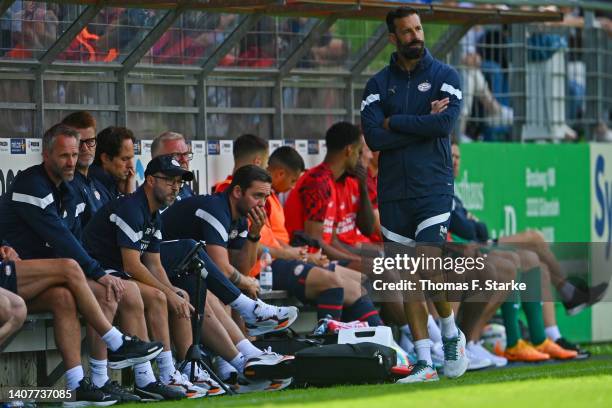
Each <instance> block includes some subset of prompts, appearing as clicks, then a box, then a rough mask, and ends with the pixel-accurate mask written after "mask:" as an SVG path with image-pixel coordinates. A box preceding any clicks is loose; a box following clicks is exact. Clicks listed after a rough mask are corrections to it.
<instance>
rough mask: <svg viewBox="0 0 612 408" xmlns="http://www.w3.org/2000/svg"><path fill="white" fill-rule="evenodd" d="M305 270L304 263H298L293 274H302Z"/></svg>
mask: <svg viewBox="0 0 612 408" xmlns="http://www.w3.org/2000/svg"><path fill="white" fill-rule="evenodd" d="M303 271H304V265H298V266H296V267H295V268H294V269H293V274H294V275H295V276H300V274H301V273H302V272H303Z"/></svg>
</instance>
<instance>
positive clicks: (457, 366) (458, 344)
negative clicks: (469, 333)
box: [442, 328, 469, 378]
mask: <svg viewBox="0 0 612 408" xmlns="http://www.w3.org/2000/svg"><path fill="white" fill-rule="evenodd" d="M457 331H458V332H459V335H458V336H457V337H454V338H451V339H447V338H444V337H442V343H443V345H444V375H445V376H447V377H448V378H457V377H461V376H462V375H463V374H464V373H465V370H467V367H468V363H469V360H468V357H467V354H466V351H465V335H464V334H463V332H462V331H461V330H459V328H457Z"/></svg>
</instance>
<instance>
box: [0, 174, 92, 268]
mask: <svg viewBox="0 0 612 408" xmlns="http://www.w3.org/2000/svg"><path fill="white" fill-rule="evenodd" d="M84 209H85V203H83V202H81V201H80V200H79V196H78V195H77V194H76V193H75V192H74V191H73V189H72V187H71V186H70V185H69V184H68V183H63V182H62V183H60V185H59V186H56V185H55V184H54V183H53V182H52V181H51V179H50V178H49V176H48V175H47V173H46V171H45V169H44V167H43V165H42V164H39V165H36V166H32V167H30V168H28V169H26V170H24V171H22V172H20V173H19V174H18V175H17V177H16V178H15V180H14V182H13V184H12V185H11V187H10V188H9V190H8V191H7V192H6V194H4V196H3V197H2V200H1V201H0V231H2V233H3V236H2V237H1V238H2V240H3V241H5V242H7V243H8V244H9V245H11V246H12V247H13V248H15V250H16V251H17V253H18V254H19V256H20V257H21V258H22V259H40V258H72V259H74V260H75V261H77V262H78V263H79V265H80V266H81V268H82V269H83V271H84V272H85V275H87V277H89V278H91V279H98V278H100V277H101V276H103V275H104V270H103V269H102V267H101V266H100V264H99V263H98V262H97V261H96V260H95V259H93V258H92V257H91V256H89V254H88V253H87V252H86V251H85V249H84V248H83V246H82V245H81V242H80V241H79V239H80V236H81V224H80V222H79V215H80V214H81V213H82V212H83V211H84Z"/></svg>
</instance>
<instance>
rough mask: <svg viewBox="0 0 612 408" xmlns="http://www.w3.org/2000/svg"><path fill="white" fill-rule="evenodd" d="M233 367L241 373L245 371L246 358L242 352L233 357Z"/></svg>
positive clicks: (231, 363)
mask: <svg viewBox="0 0 612 408" xmlns="http://www.w3.org/2000/svg"><path fill="white" fill-rule="evenodd" d="M229 363H230V365H231V366H232V367H234V368H235V369H236V370H237V371H238V372H239V373H243V372H244V365H245V364H246V358H244V355H243V354H242V353H238V354H236V357H234V358H232V360H231V361H230V362H229Z"/></svg>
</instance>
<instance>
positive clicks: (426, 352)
mask: <svg viewBox="0 0 612 408" xmlns="http://www.w3.org/2000/svg"><path fill="white" fill-rule="evenodd" d="M414 348H415V349H416V355H417V360H419V361H426V362H427V365H429V366H432V367H433V362H432V361H431V341H430V340H429V339H423V340H417V341H415V342H414Z"/></svg>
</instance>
